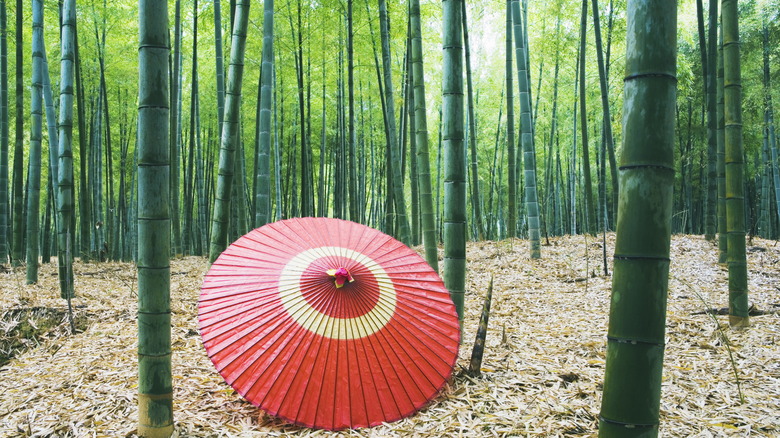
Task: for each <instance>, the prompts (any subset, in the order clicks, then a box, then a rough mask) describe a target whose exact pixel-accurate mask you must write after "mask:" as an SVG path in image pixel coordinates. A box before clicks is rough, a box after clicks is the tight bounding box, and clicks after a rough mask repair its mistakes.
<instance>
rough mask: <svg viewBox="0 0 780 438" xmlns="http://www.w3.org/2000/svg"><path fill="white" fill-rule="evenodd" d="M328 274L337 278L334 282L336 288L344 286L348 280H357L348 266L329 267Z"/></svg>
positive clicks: (350, 281)
mask: <svg viewBox="0 0 780 438" xmlns="http://www.w3.org/2000/svg"><path fill="white" fill-rule="evenodd" d="M328 275H330V276H331V277H333V278H334V279H335V280H334V283H335V284H336V288H340V287H342V286H344V285H345V284H346V283H347V282H349V283H352V282H353V281H355V279H354V278H352V274H350V273H349V271H348V270H347V268H344V267H341V268H338V269H328Z"/></svg>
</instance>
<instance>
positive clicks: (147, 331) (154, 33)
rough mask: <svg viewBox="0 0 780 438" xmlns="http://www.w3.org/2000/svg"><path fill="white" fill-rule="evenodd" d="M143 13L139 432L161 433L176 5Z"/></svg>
mask: <svg viewBox="0 0 780 438" xmlns="http://www.w3.org/2000/svg"><path fill="white" fill-rule="evenodd" d="M138 14H139V50H138V65H139V79H138V127H139V128H138V129H139V130H138V262H137V266H138V435H139V436H143V437H146V438H157V437H169V436H171V434H172V433H173V385H172V376H171V307H170V249H171V248H170V234H171V222H170V203H169V188H170V175H169V172H170V147H169V144H168V142H169V141H170V136H169V132H168V129H169V127H170V119H169V105H170V94H169V88H168V87H169V76H168V55H169V51H170V49H169V44H170V43H169V41H168V3H167V2H158V1H155V0H140V2H139V6H138Z"/></svg>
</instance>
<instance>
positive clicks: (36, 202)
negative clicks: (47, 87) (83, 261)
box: [26, 0, 44, 284]
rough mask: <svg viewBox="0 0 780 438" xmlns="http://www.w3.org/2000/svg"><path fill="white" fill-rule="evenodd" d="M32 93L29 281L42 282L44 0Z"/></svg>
mask: <svg viewBox="0 0 780 438" xmlns="http://www.w3.org/2000/svg"><path fill="white" fill-rule="evenodd" d="M32 12H33V17H32V18H33V20H32V21H33V23H32V24H33V34H32V69H33V73H32V74H33V80H32V96H31V98H30V116H31V117H30V119H31V120H30V122H31V123H30V125H31V126H30V149H29V158H28V172H27V254H26V260H27V284H33V283H37V282H38V255H39V254H40V246H39V242H38V238H39V233H40V222H39V218H38V216H39V212H40V205H41V155H42V153H41V149H42V147H41V139H42V136H43V50H44V49H43V1H42V0H34V1H33V8H32Z"/></svg>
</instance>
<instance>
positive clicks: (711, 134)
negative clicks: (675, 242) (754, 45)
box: [704, 0, 719, 240]
mask: <svg viewBox="0 0 780 438" xmlns="http://www.w3.org/2000/svg"><path fill="white" fill-rule="evenodd" d="M717 41H718V0H710V2H709V29H708V33H707V76H706V78H705V79H706V81H707V86H706V90H707V204H706V213H705V215H706V216H705V230H704V234H705V237H706V238H707V240H715V233H716V231H717V224H718V211H717V209H718V202H719V201H718V198H719V196H718V135H717V131H718V126H717V122H718V121H717V102H716V99H717V93H716V91H715V90H716V88H717V85H718V84H717V82H718V81H717V78H716V65H717Z"/></svg>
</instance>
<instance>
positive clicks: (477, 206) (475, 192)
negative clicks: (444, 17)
mask: <svg viewBox="0 0 780 438" xmlns="http://www.w3.org/2000/svg"><path fill="white" fill-rule="evenodd" d="M461 19H462V20H463V46H464V48H465V54H466V91H467V93H468V98H467V102H468V104H467V106H468V116H469V117H468V119H469V155H470V157H471V209H472V211H473V212H474V227H475V228H476V229H477V240H484V239H485V226H484V225H483V224H482V197H481V196H480V194H479V171H478V170H479V166H477V152H478V151H477V120H476V115H475V109H474V86H473V84H472V82H473V81H472V79H471V49H470V47H469V31H468V21H467V19H466V2H465V1H462V2H461Z"/></svg>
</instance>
